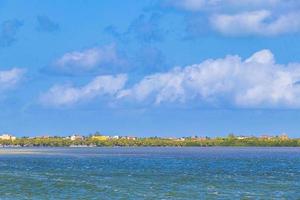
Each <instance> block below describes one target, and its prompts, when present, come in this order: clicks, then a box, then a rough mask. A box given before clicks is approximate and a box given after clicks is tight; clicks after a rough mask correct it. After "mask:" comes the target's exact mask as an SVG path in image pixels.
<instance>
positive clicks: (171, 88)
mask: <svg viewBox="0 0 300 200" xmlns="http://www.w3.org/2000/svg"><path fill="white" fill-rule="evenodd" d="M299 80H300V63H296V64H288V65H280V64H276V62H275V59H274V56H273V54H272V53H271V51H269V50H261V51H259V52H256V53H255V54H253V55H252V56H251V57H249V58H247V59H245V60H243V59H242V58H241V57H239V56H236V55H235V56H232V55H228V56H226V57H225V58H221V59H215V60H213V59H209V60H206V61H204V62H202V63H200V64H194V65H190V66H186V67H183V68H174V69H173V70H171V71H168V72H166V73H156V74H153V75H149V76H146V77H145V78H143V79H142V80H141V81H140V82H138V83H137V84H135V85H134V86H132V87H131V88H128V89H123V90H122V91H120V92H119V93H118V96H117V98H119V99H131V100H134V101H138V102H145V101H150V102H153V103H155V104H161V103H170V102H175V103H176V102H177V103H178V102H181V103H184V102H188V101H196V102H197V101H198V102H208V103H211V102H214V103H215V102H227V103H229V104H231V105H234V106H238V107H262V108H267V107H268V108H269V107H300V86H299V84H297V83H298V82H299Z"/></svg>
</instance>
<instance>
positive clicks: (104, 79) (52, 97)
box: [40, 74, 127, 107]
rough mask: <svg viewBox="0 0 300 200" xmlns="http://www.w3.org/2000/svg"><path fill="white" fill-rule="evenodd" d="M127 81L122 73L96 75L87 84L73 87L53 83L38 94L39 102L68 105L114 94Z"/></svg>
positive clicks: (50, 104) (47, 104)
mask: <svg viewBox="0 0 300 200" xmlns="http://www.w3.org/2000/svg"><path fill="white" fill-rule="evenodd" d="M126 81H127V76H126V75H124V74H120V75H116V76H109V75H107V76H97V77H96V78H94V79H93V80H92V81H91V82H89V83H88V84H87V85H84V86H82V87H74V86H72V85H55V86H53V87H52V88H50V89H49V91H48V92H46V93H44V94H42V95H41V96H40V102H41V103H42V104H43V105H46V106H57V107H59V106H70V105H74V104H76V103H79V102H82V101H88V100H91V99H93V98H95V97H98V96H104V95H108V96H114V95H115V94H116V93H117V92H118V91H119V90H121V89H122V88H123V87H124V85H125V83H126Z"/></svg>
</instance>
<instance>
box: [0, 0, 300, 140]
mask: <svg viewBox="0 0 300 200" xmlns="http://www.w3.org/2000/svg"><path fill="white" fill-rule="evenodd" d="M299 18H300V2H299V1H298V0H265V1H261V0H143V1H141V0H126V1H119V0H102V1H98V0H74V1H72V3H70V1H60V0H44V1H39V0H28V1H22V0H18V1H17V0H0V133H11V134H14V135H16V136H37V135H59V136H65V135H70V134H74V133H80V134H82V135H88V134H91V133H95V132H96V131H99V132H100V133H102V134H105V135H131V136H140V137H148V136H163V137H169V136H170V137H181V136H196V135H197V136H211V137H214V136H226V135H228V134H229V133H235V134H237V135H257V136H259V135H262V134H270V135H278V134H281V133H287V134H288V135H289V136H291V137H300V123H299V119H300V110H299V109H300V48H299V44H300V21H299Z"/></svg>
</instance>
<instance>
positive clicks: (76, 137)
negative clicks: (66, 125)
mask: <svg viewBox="0 0 300 200" xmlns="http://www.w3.org/2000/svg"><path fill="white" fill-rule="evenodd" d="M70 140H72V141H74V140H83V136H81V135H72V136H71V137H70Z"/></svg>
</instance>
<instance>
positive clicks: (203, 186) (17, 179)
mask: <svg viewBox="0 0 300 200" xmlns="http://www.w3.org/2000/svg"><path fill="white" fill-rule="evenodd" d="M0 199H4V200H5V199H9V200H10V199H13V200H19V199H37V200H40V199H53V200H57V199H89V200H90V199H104V200H106V199H107V200H111V199H124V200H125V199H133V200H135V199H137V200H139V199H149V200H150V199H172V200H173V199H175V200H176V199H193V200H194V199H288V200H293V199H300V148H285V147H280V148H277V147H271V148H257V147H242V148H241V147H110V148H101V147H100V148H1V149H0Z"/></svg>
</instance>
